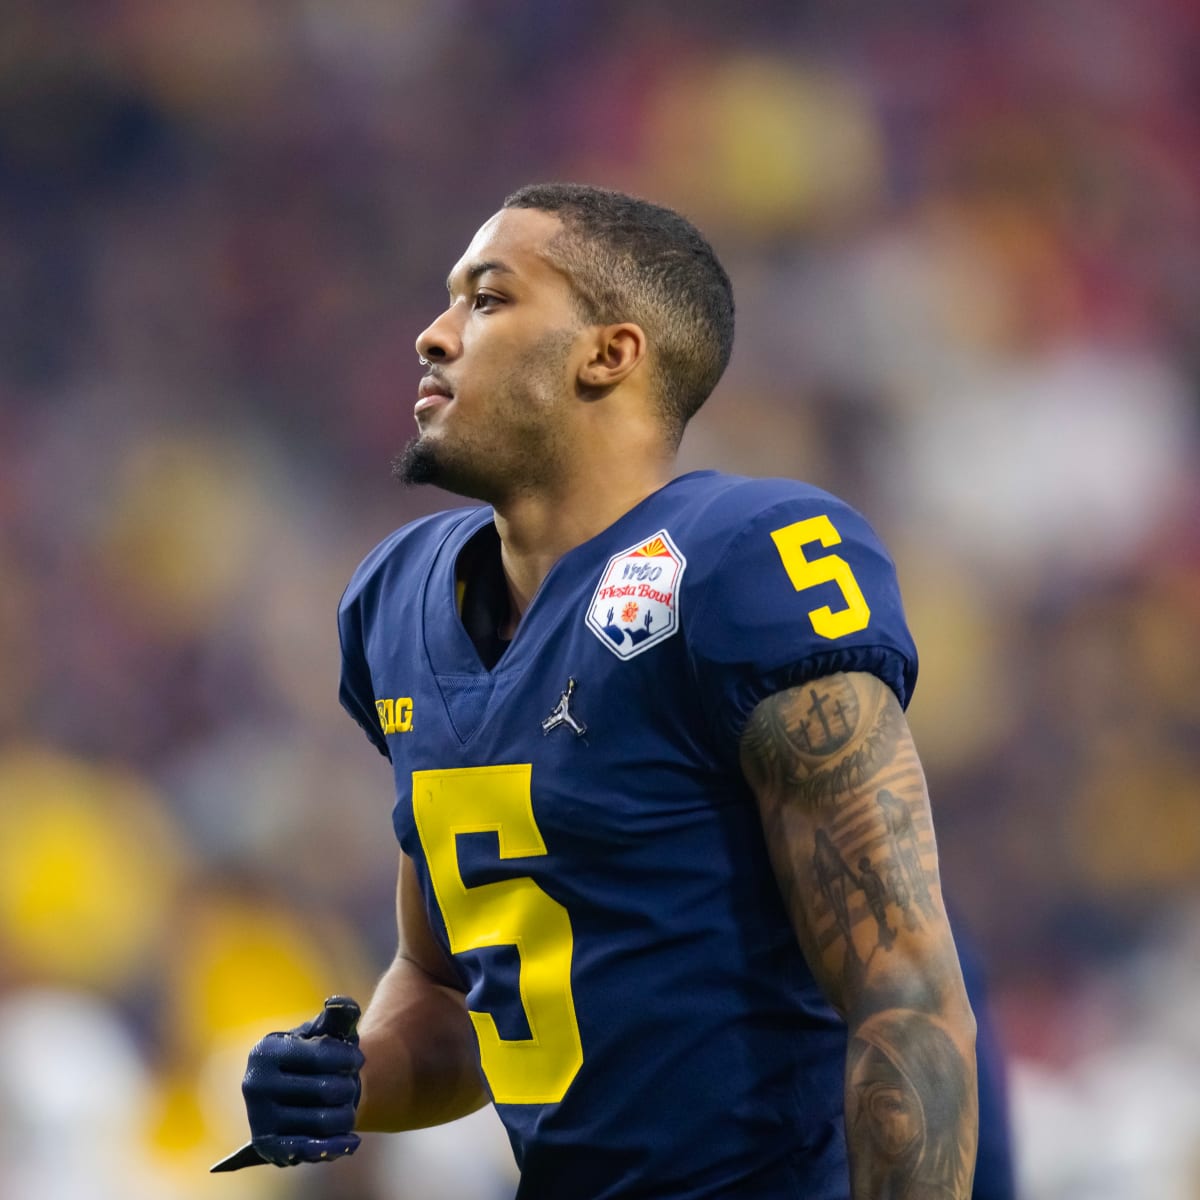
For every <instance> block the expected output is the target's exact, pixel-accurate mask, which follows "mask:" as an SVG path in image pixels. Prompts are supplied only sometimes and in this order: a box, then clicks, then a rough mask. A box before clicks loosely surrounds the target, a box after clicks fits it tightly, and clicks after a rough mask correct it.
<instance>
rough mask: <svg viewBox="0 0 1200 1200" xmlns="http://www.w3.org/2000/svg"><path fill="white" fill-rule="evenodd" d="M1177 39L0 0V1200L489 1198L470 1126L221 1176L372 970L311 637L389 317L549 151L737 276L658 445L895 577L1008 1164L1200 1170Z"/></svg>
mask: <svg viewBox="0 0 1200 1200" xmlns="http://www.w3.org/2000/svg"><path fill="white" fill-rule="evenodd" d="M1198 63H1200V9H1197V8H1196V7H1195V6H1194V5H1193V4H1190V3H1188V0H1139V3H1138V4H1136V5H1134V4H1129V3H1124V2H1122V0H1006V2H1005V3H999V2H997V3H990V4H985V3H966V2H964V3H950V2H949V0H946V2H944V3H939V2H922V3H919V4H915V5H914V4H905V5H899V4H870V3H863V2H859V0H841V2H838V3H812V4H804V3H796V2H794V0H790V2H786V3H785V2H783V0H755V2H754V3H744V4H734V3H721V2H717V0H691V2H690V3H679V4H670V3H652V2H642V3H634V2H625V3H608V4H604V5H593V4H584V3H579V4H575V3H567V2H565V0H509V2H501V0H387V2H385V0H286V2H285V0H272V2H268V0H204V2H203V3H188V2H187V0H172V2H167V3H164V2H163V0H80V2H78V3H70V2H66V0H9V2H8V3H6V4H5V5H3V6H2V7H0V680H2V684H3V686H2V687H0V1196H2V1197H4V1198H5V1200H32V1198H34V1197H37V1198H38V1200H77V1198H78V1200H107V1198H108V1197H114V1198H115V1197H120V1198H121V1200H142V1198H154V1200H161V1198H175V1197H178V1198H181V1200H193V1198H198V1197H218V1196H219V1197H222V1198H228V1200H243V1198H245V1200H250V1198H257V1197H263V1198H275V1197H301V1198H305V1200H320V1198H322V1197H333V1196H338V1197H354V1198H356V1200H385V1198H387V1197H405V1198H406V1200H420V1198H421V1197H424V1196H426V1195H428V1196H439V1197H459V1198H460V1200H474V1198H475V1197H479V1198H483V1197H487V1198H489V1200H500V1198H501V1197H504V1196H505V1195H509V1194H511V1181H510V1179H509V1176H508V1170H507V1168H506V1166H505V1161H504V1150H503V1145H502V1144H501V1145H499V1146H498V1145H497V1141H496V1137H495V1127H494V1126H492V1125H491V1124H489V1123H488V1121H487V1120H483V1121H480V1122H476V1123H475V1124H476V1128H475V1130H474V1131H473V1132H471V1133H469V1134H463V1135H461V1136H460V1137H459V1138H452V1139H451V1141H450V1142H449V1143H448V1142H447V1140H446V1137H445V1135H444V1134H434V1135H432V1136H430V1137H424V1138H408V1137H398V1138H393V1139H375V1140H374V1141H373V1142H372V1143H371V1144H370V1145H369V1146H368V1147H366V1148H364V1152H363V1153H361V1154H360V1155H359V1156H357V1157H356V1158H355V1159H354V1160H352V1161H350V1162H346V1163H340V1164H338V1165H337V1166H335V1167H331V1168H322V1169H319V1170H310V1171H303V1172H277V1171H269V1172H268V1171H263V1172H257V1171H255V1172H244V1173H243V1174H241V1175H239V1176H227V1177H221V1178H213V1177H209V1176H208V1175H207V1174H205V1168H206V1167H207V1165H208V1164H209V1163H210V1162H211V1161H213V1160H214V1159H215V1158H216V1157H218V1156H219V1155H220V1154H221V1153H223V1152H225V1151H226V1150H228V1149H231V1148H232V1147H233V1146H235V1145H236V1144H238V1143H240V1141H241V1140H242V1139H243V1137H244V1117H243V1114H242V1110H241V1102H240V1097H239V1094H238V1080H239V1079H240V1073H241V1066H242V1063H243V1061H244V1055H245V1051H246V1049H247V1048H248V1046H249V1044H250V1043H251V1041H252V1040H253V1039H254V1038H255V1037H256V1036H258V1034H259V1033H261V1032H263V1031H265V1030H266V1029H269V1028H272V1027H281V1026H284V1025H286V1024H291V1023H294V1022H295V1021H296V1020H299V1019H302V1018H304V1017H306V1016H308V1015H311V1013H312V1011H314V1010H315V1007H316V1006H317V1005H318V1004H319V1002H320V999H321V998H322V996H324V995H325V994H326V993H327V992H330V991H334V990H348V991H351V992H355V993H357V994H359V995H361V996H363V997H364V998H365V996H366V994H367V993H368V992H369V989H370V982H371V980H372V979H373V977H374V975H375V974H376V973H377V972H378V971H379V970H380V969H381V967H382V965H383V964H384V963H385V962H386V960H387V958H388V956H389V954H390V951H391V949H392V946H393V936H394V934H393V916H392V887H393V880H394V871H395V849H394V846H393V843H392V841H391V835H390V827H389V819H388V811H389V807H390V780H389V775H388V772H387V770H386V764H384V763H383V761H382V760H380V759H378V758H377V756H376V755H375V754H374V753H373V752H372V751H371V750H370V748H369V746H368V745H367V743H366V742H365V740H364V739H363V738H362V736H361V734H360V733H359V732H358V730H357V729H355V728H354V727H353V725H352V724H351V723H350V721H349V720H348V719H346V718H345V717H344V716H343V715H342V714H341V712H340V710H339V709H338V708H337V705H336V699H335V680H336V674H337V648H336V638H335V633H334V627H333V622H332V615H333V611H334V608H335V605H336V603H337V599H338V596H339V593H340V590H341V587H342V586H343V584H344V582H345V580H346V579H347V577H348V575H349V573H350V571H351V569H352V568H353V566H354V565H355V563H356V562H357V560H358V559H359V557H360V556H361V555H362V554H363V553H364V552H365V551H366V550H367V549H368V548H369V547H370V546H371V545H372V544H373V543H374V542H375V541H376V540H377V539H378V538H379V537H381V536H382V535H383V534H384V533H385V532H387V531H388V530H390V529H391V528H393V527H394V526H395V525H397V524H399V523H400V522H402V521H403V520H404V519H406V518H408V517H411V516H414V515H417V514H418V513H419V512H423V511H427V510H428V509H430V508H432V507H434V506H436V505H437V504H439V502H440V500H441V498H440V497H438V496H437V495H435V494H430V493H423V494H404V493H402V492H401V491H400V490H399V489H398V488H397V487H396V486H395V485H394V484H392V483H391V482H390V480H389V477H388V467H387V464H388V460H389V458H390V456H391V455H392V454H393V453H394V452H395V451H396V450H397V449H398V448H399V447H400V446H401V445H402V444H403V442H404V441H405V440H406V438H407V437H408V434H409V431H410V429H411V427H412V422H411V415H410V414H411V405H412V402H413V398H414V389H415V385H416V380H417V378H418V367H417V363H416V358H415V354H414V351H413V348H412V343H413V338H414V336H415V334H416V333H417V331H418V330H419V329H420V328H422V327H423V325H424V324H425V323H426V321H427V320H428V319H429V318H430V316H431V315H432V314H434V313H435V312H436V311H438V309H439V306H440V304H441V301H442V298H443V291H442V280H443V278H444V276H445V273H446V271H447V269H448V267H449V265H450V264H451V263H452V262H453V261H454V259H455V258H456V257H457V255H458V253H459V252H460V251H461V249H462V247H463V245H464V244H465V241H466V239H467V237H468V235H469V234H470V232H471V231H473V230H474V228H475V227H476V226H477V225H478V224H479V223H480V222H481V221H482V220H483V219H484V218H485V217H486V216H488V215H489V213H490V212H491V211H492V210H493V209H494V208H495V207H497V205H498V203H499V201H500V199H501V198H502V197H503V196H504V195H505V193H506V192H507V191H508V190H510V189H512V188H513V187H515V186H517V185H519V184H521V183H523V182H526V181H530V180H536V179H544V178H576V179H582V180H586V181H590V182H600V183H605V184H608V185H612V186H617V187H622V188H626V189H629V190H633V191H636V192H638V193H641V194H644V195H647V196H649V197H651V198H655V199H658V200H660V201H664V202H667V203H671V204H674V205H677V206H679V207H681V208H682V209H683V210H684V211H686V212H687V213H689V215H691V216H692V217H693V218H695V219H696V220H697V221H698V222H699V223H700V224H701V225H702V226H703V227H704V228H705V229H706V230H707V231H708V232H709V233H710V234H711V235H712V237H713V239H714V241H715V243H716V244H717V247H718V249H719V251H720V252H721V254H722V255H723V257H724V259H725V261H726V263H727V265H728V266H729V268H730V270H731V273H732V275H733V277H734V280H735V284H736V287H737V292H738V300H739V337H738V344H737V349H736V352H735V356H734V362H733V366H732V368H731V370H730V372H729V375H728V376H727V379H726V381H725V382H724V383H723V385H722V386H721V388H720V390H719V393H718V395H717V397H716V398H714V400H713V401H712V402H711V404H710V406H709V407H708V408H707V409H706V410H705V412H704V413H703V414H702V416H701V417H700V418H698V420H697V421H696V422H695V426H694V428H693V430H692V431H691V433H690V434H689V437H688V439H687V441H686V443H685V452H684V466H685V467H688V468H690V467H694V466H699V465H717V466H720V467H723V468H725V469H728V470H733V471H745V472H748V473H754V474H786V475H794V476H799V477H803V478H806V479H809V480H812V481H814V482H816V483H818V484H821V485H824V486H827V487H830V488H832V489H833V490H836V491H838V492H840V493H841V494H843V495H845V496H846V497H847V498H848V499H850V500H851V501H852V502H854V503H855V504H856V505H858V506H859V507H860V508H861V509H862V510H864V511H865V512H866V513H867V514H868V516H869V517H870V518H871V519H872V520H873V521H874V523H875V524H876V526H877V527H878V528H879V529H880V531H881V532H882V534H883V535H884V537H885V539H886V540H887V541H888V543H889V544H890V546H891V547H892V549H893V551H894V553H895V555H896V557H897V559H898V561H899V564H900V571H901V576H902V582H903V584H904V586H905V588H906V594H907V600H908V604H909V608H910V615H911V619H912V623H913V626H914V629H915V632H916V635H917V639H918V643H919V645H920V647H921V650H922V659H923V663H922V683H921V686H920V688H919V689H918V694H917V699H916V702H915V705H914V708H913V711H912V720H913V724H914V726H915V728H916V731H917V735H918V738H919V743H920V745H921V747H922V751H923V756H924V759H925V762H926V764H927V767H928V772H929V775H930V779H931V788H932V794H933V797H934V804H935V811H936V813H937V819H938V821H939V826H940V839H941V846H942V853H943V858H944V875H945V877H946V882H947V886H948V889H949V891H950V893H951V894H952V895H953V897H954V899H955V901H956V903H957V907H958V909H959V911H960V914H961V915H962V917H963V918H964V920H965V921H966V923H967V925H968V926H969V928H970V929H971V930H972V932H973V935H974V938H975V940H976V941H977V943H978V944H979V946H980V947H981V948H982V949H983V951H984V952H985V954H986V957H987V959H988V962H989V965H990V973H991V978H992V985H993V989H994V1000H995V1005H996V1012H997V1014H998V1018H999V1020H1000V1022H1001V1025H1002V1028H1003V1030H1004V1033H1005V1037H1006V1040H1007V1043H1008V1046H1009V1049H1010V1052H1011V1055H1012V1059H1013V1063H1012V1098H1013V1110H1014V1125H1015V1130H1016V1135H1017V1149H1018V1164H1019V1173H1020V1177H1021V1180H1022V1194H1023V1195H1024V1196H1025V1197H1027V1198H1028V1200H1060V1198H1062V1200H1066V1198H1074V1197H1080V1198H1082V1197H1087V1200H1107V1198H1109V1197H1111V1198H1112V1200H1137V1198H1140V1197H1147V1198H1150V1197H1153V1200H1185V1198H1194V1197H1196V1196H1200V1150H1198V1149H1197V1147H1198V1146H1200V1027H1198V1026H1197V1022H1196V1014H1197V1012H1200V969H1198V967H1197V963H1198V962H1200V920H1198V918H1200V812H1198V809H1200V806H1198V804H1197V800H1198V792H1200V788H1198V785H1197V778H1198V773H1200V698H1198V697H1200V686H1198V685H1200V471H1198V469H1197V468H1198V465H1200V441H1198V437H1197V426H1198V423H1200V422H1198V412H1200V401H1198V396H1200V172H1198V168H1197V164H1198V163H1200V70H1198V68H1197V64H1198ZM447 1145H449V1146H450V1150H449V1153H447V1152H446V1146H447ZM447 1172H450V1173H451V1175H447V1174H446V1173H447ZM451 1176H452V1178H451Z"/></svg>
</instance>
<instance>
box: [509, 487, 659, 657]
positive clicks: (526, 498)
mask: <svg viewBox="0 0 1200 1200" xmlns="http://www.w3.org/2000/svg"><path fill="white" fill-rule="evenodd" d="M672 467H673V463H664V464H663V467H662V469H661V471H655V472H653V473H646V474H644V475H643V476H641V477H640V478H630V479H625V480H622V481H620V485H619V486H615V487H614V486H612V481H610V480H605V479H603V477H601V476H596V477H595V481H594V482H591V483H589V484H584V483H574V484H572V485H571V486H570V487H564V488H562V489H560V490H559V491H557V492H556V493H555V494H553V495H548V494H541V493H539V494H536V495H530V494H524V495H520V496H517V497H514V498H513V499H511V500H509V501H508V502H506V503H504V504H497V505H495V510H496V529H497V531H498V532H499V534H500V557H501V561H502V563H503V565H504V575H505V578H506V579H507V581H508V590H509V596H510V598H511V601H512V614H511V624H510V627H509V628H508V629H507V630H504V631H502V634H503V636H506V637H511V636H512V634H513V633H514V632H515V630H516V626H517V623H518V622H519V621H520V619H521V617H522V616H523V615H524V613H525V610H526V609H527V608H528V607H529V603H530V601H531V600H532V599H533V596H534V593H535V592H536V591H537V590H538V588H539V587H541V585H542V580H544V579H545V578H546V576H547V575H548V574H549V573H550V568H551V567H553V566H554V564H555V563H556V562H558V560H559V559H560V558H562V556H563V555H564V554H566V553H567V552H568V551H570V550H574V549H575V547H576V546H581V545H582V544H583V543H584V542H586V541H588V540H590V539H591V538H594V537H595V536H596V535H597V534H598V533H602V532H603V531H604V530H605V529H607V528H608V527H609V526H610V525H612V524H613V523H614V522H615V521H618V520H619V519H620V518H621V517H623V516H624V515H625V514H626V513H627V512H629V511H630V509H632V508H634V507H636V506H637V505H638V504H640V503H641V502H642V501H643V500H644V499H645V498H646V497H647V496H649V495H651V494H652V493H654V492H656V491H658V489H659V488H661V487H662V486H663V485H664V484H666V483H667V482H668V481H669V480H670V479H671V477H672V473H671V469H672Z"/></svg>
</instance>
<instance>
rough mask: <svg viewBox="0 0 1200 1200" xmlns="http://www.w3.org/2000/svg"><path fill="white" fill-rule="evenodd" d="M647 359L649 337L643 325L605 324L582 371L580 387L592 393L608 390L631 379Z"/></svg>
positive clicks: (595, 339)
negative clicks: (647, 340)
mask: <svg viewBox="0 0 1200 1200" xmlns="http://www.w3.org/2000/svg"><path fill="white" fill-rule="evenodd" d="M645 357H646V334H645V332H644V331H643V330H642V327H641V326H640V325H634V324H633V323H632V322H631V321H623V322H622V323H621V324H620V325H601V326H598V327H597V328H596V331H595V336H594V338H593V340H592V343H591V345H590V347H589V353H588V357H587V358H586V359H585V360H584V363H583V365H582V366H581V367H580V368H579V384H580V386H581V387H583V388H586V389H587V390H588V391H607V390H608V389H609V388H612V387H615V386H616V385H617V384H618V383H621V382H623V381H624V380H625V379H627V378H628V377H629V376H630V375H631V374H632V373H633V372H634V371H635V370H636V369H637V367H638V364H639V363H641V362H642V360H643V359H644V358H645Z"/></svg>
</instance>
